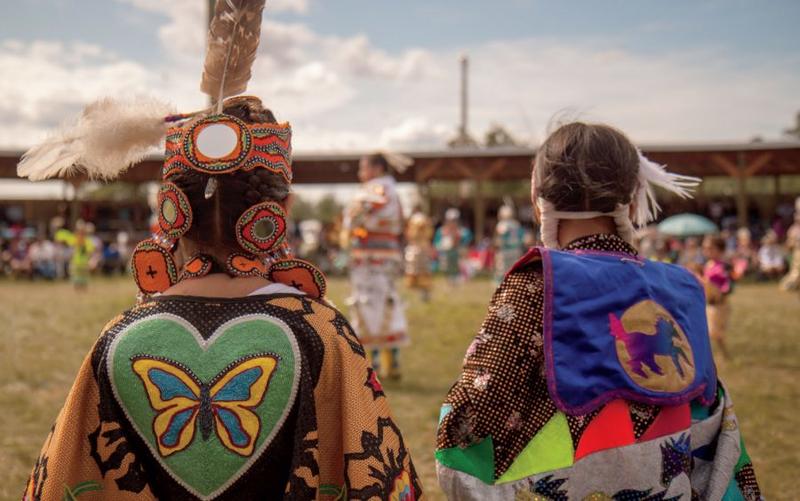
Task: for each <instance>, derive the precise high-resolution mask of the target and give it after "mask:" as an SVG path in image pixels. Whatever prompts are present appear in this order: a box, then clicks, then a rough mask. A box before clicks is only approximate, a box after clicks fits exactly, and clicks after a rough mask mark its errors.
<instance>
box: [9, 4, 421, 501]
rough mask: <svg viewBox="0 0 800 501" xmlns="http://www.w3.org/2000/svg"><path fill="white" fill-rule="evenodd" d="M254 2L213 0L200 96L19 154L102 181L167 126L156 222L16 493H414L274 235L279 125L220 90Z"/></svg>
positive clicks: (309, 271) (371, 393) (113, 109)
mask: <svg viewBox="0 0 800 501" xmlns="http://www.w3.org/2000/svg"><path fill="white" fill-rule="evenodd" d="M263 6H264V2H263V0H262V1H261V2H257V1H250V0H248V1H247V2H244V1H234V0H231V1H224V2H217V4H216V12H215V16H214V19H213V21H212V24H211V33H210V36H209V52H208V56H207V61H206V68H205V74H204V78H203V86H202V88H203V89H204V90H205V91H206V92H208V93H209V94H211V96H212V97H213V98H214V99H217V101H216V103H215V104H214V105H213V106H212V107H211V108H209V109H208V110H204V111H201V112H197V113H192V114H185V115H175V114H174V113H172V112H170V107H169V106H167V105H163V104H160V103H157V102H156V101H153V100H147V101H132V102H128V103H122V102H120V101H117V100H103V101H100V102H98V103H95V104H93V105H90V106H89V107H88V108H86V110H85V111H84V113H83V114H82V116H81V118H80V119H79V121H78V122H77V124H76V125H75V126H74V127H72V128H71V129H69V130H67V131H65V132H64V133H63V135H60V136H55V137H53V138H51V139H50V140H48V141H46V142H45V143H44V144H43V145H41V146H38V147H36V148H34V149H33V150H31V151H29V152H28V154H27V155H26V156H25V158H24V160H23V161H22V163H21V164H20V166H19V172H20V174H21V175H24V176H27V177H30V178H31V179H34V180H38V179H44V178H47V177H52V176H56V175H61V174H64V173H69V172H70V171H72V170H73V164H74V165H78V166H81V167H83V168H84V169H85V170H86V171H87V172H88V174H89V175H90V176H92V177H101V178H106V179H110V178H114V177H115V176H117V175H118V174H119V173H120V172H122V171H123V170H124V169H125V168H127V167H128V166H129V165H131V164H132V163H135V162H136V161H137V160H138V159H140V158H141V157H142V155H143V154H144V153H145V152H146V151H147V150H148V149H149V148H150V147H151V146H152V145H158V143H159V141H160V140H161V139H162V138H163V137H164V136H166V160H165V162H164V168H163V173H162V174H163V183H162V185H161V188H160V191H159V203H158V212H159V214H158V227H159V228H158V234H157V235H156V237H154V238H151V239H148V240H145V241H143V242H141V243H140V244H139V245H138V246H137V247H136V249H135V251H134V253H133V258H132V267H133V269H134V274H135V279H136V282H137V284H138V286H139V288H140V290H141V301H140V302H139V303H138V304H137V305H136V306H135V307H133V308H131V309H130V310H128V311H125V312H123V313H121V314H120V315H118V316H117V317H116V318H114V319H112V320H111V321H110V322H109V323H108V325H107V326H106V327H105V328H104V329H103V331H102V334H101V335H100V338H99V339H98V341H97V342H96V344H95V346H94V348H93V349H92V350H91V352H90V353H89V355H88V356H87V357H86V359H85V360H84V362H83V365H82V367H81V369H80V372H79V373H78V376H77V379H76V381H75V383H74V385H73V387H72V390H71V391H70V393H69V395H68V397H67V401H66V403H65V405H64V407H63V409H62V410H61V413H60V414H59V416H58V418H57V419H56V421H55V424H54V425H53V427H52V429H51V431H50V435H49V437H48V438H47V440H46V441H45V443H44V447H43V448H42V450H41V454H40V456H39V459H38V460H37V461H36V464H35V467H34V469H33V472H32V474H31V476H30V480H29V483H28V486H27V489H26V493H25V496H24V499H26V500H61V499H76V498H80V499H84V498H86V499H108V500H114V501H124V500H128V499H131V500H132V499H137V500H141V499H174V500H181V499H232V500H244V499H281V498H283V499H298V500H307V499H326V500H329V499H330V500H332V499H385V500H388V499H415V498H417V497H419V496H420V495H421V489H420V484H419V480H418V478H417V475H416V473H415V471H414V467H413V465H412V463H411V458H410V456H409V451H408V449H407V448H406V446H405V444H404V441H403V437H402V435H401V433H400V430H399V429H398V426H397V424H396V423H395V421H394V420H393V418H392V416H391V413H390V411H389V407H388V405H387V402H386V398H385V396H384V393H383V391H382V389H381V384H380V382H379V380H378V378H377V377H376V375H375V372H374V371H373V369H372V367H370V365H369V363H368V362H367V359H366V356H365V352H364V348H363V347H362V345H361V343H359V341H358V338H357V337H356V335H355V334H354V332H353V330H352V328H351V327H350V325H349V324H348V322H347V320H345V318H344V317H343V316H342V315H341V313H339V312H338V311H337V310H336V309H335V308H334V307H332V306H331V305H330V304H329V303H328V302H327V301H326V300H325V299H324V294H325V279H324V277H323V275H322V273H320V272H319V270H317V269H316V268H315V267H314V266H313V265H312V264H310V263H307V262H305V261H302V260H299V259H295V258H293V257H292V254H291V252H290V249H289V248H288V246H287V244H286V227H287V221H286V213H287V212H288V208H289V203H290V201H291V194H290V189H291V178H292V170H291V129H290V126H289V124H288V123H280V122H278V121H277V120H276V119H275V116H274V115H273V113H272V112H271V111H270V110H269V109H266V108H265V107H264V106H262V104H261V101H260V100H259V99H257V98H255V97H249V96H238V97H233V98H228V99H225V98H226V97H228V96H229V95H234V94H238V93H240V92H242V91H244V90H245V89H246V84H247V80H248V78H249V73H250V65H251V64H252V58H253V56H254V55H255V53H256V47H257V45H258V34H259V30H260V27H261V22H262V21H261V11H262V9H263ZM165 117H166V118H165ZM59 159H65V160H64V161H63V162H62V161H60V160H59ZM42 431H43V432H44V430H42Z"/></svg>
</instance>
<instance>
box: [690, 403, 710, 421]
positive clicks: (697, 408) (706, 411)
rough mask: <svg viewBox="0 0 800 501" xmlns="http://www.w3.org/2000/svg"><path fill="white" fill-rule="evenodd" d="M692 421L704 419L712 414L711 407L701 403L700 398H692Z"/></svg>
mask: <svg viewBox="0 0 800 501" xmlns="http://www.w3.org/2000/svg"><path fill="white" fill-rule="evenodd" d="M691 409H692V421H702V420H704V419H706V418H708V416H710V415H711V408H710V407H706V406H705V405H703V404H701V403H700V401H699V400H697V399H695V400H692V404H691Z"/></svg>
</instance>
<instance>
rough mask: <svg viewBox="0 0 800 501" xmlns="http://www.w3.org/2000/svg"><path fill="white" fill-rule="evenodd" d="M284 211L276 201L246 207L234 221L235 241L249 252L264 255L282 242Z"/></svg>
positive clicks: (284, 225)
mask: <svg viewBox="0 0 800 501" xmlns="http://www.w3.org/2000/svg"><path fill="white" fill-rule="evenodd" d="M285 236H286V212H284V210H283V207H281V206H280V205H279V204H277V203H276V202H261V203H259V204H256V205H254V206H252V207H250V208H249V209H247V210H246V211H245V212H244V214H242V216H241V217H240V218H239V220H238V221H237V222H236V241H237V242H239V245H241V246H242V248H243V249H244V250H245V251H247V252H248V253H250V254H253V255H256V256H259V257H265V256H267V255H269V254H271V253H272V252H273V251H275V250H276V249H277V248H278V247H279V246H281V245H282V244H283V243H284V238H285Z"/></svg>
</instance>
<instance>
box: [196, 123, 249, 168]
mask: <svg viewBox="0 0 800 501" xmlns="http://www.w3.org/2000/svg"><path fill="white" fill-rule="evenodd" d="M252 148H253V141H252V137H251V133H250V130H249V129H248V127H247V125H246V124H245V123H244V122H242V121H241V120H239V119H238V118H236V117H232V116H229V115H211V116H209V117H206V118H204V119H202V120H199V121H197V122H196V123H194V124H192V125H191V127H189V129H188V130H187V131H186V135H185V137H184V141H183V152H184V155H185V157H186V160H187V161H188V162H189V163H190V164H191V167H192V168H193V169H195V170H198V171H200V172H203V173H206V174H225V173H228V172H232V171H234V170H236V169H238V168H239V167H241V165H242V163H243V162H244V161H245V160H246V159H247V156H248V155H249V154H250V151H251V150H252Z"/></svg>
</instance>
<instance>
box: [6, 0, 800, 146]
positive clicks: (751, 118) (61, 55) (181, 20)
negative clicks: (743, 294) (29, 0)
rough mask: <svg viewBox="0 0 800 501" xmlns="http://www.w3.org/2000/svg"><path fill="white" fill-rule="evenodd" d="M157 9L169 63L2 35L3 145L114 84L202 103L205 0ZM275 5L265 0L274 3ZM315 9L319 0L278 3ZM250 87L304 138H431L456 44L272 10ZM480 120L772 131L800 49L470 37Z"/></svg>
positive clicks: (482, 124) (784, 120) (670, 133)
mask: <svg viewBox="0 0 800 501" xmlns="http://www.w3.org/2000/svg"><path fill="white" fill-rule="evenodd" d="M118 1H121V2H125V3H128V4H130V5H132V6H133V7H135V8H138V9H141V10H144V11H146V12H148V13H151V14H157V15H158V16H159V19H160V22H161V25H160V27H159V31H158V36H159V40H160V42H161V44H162V46H163V47H164V49H165V51H164V52H165V55H166V57H167V60H165V61H164V62H163V64H162V65H158V66H155V67H153V66H146V65H144V64H142V63H139V62H137V61H134V60H129V59H125V58H122V57H120V56H118V55H116V54H114V53H111V52H108V51H106V50H104V49H103V48H102V47H99V46H97V45H91V44H81V43H76V44H63V43H55V42H42V41H33V42H22V41H14V40H5V41H0V65H2V67H3V68H4V77H3V79H0V112H2V113H3V114H4V117H5V121H4V124H3V125H2V126H0V148H8V147H23V146H27V145H29V144H30V142H31V141H32V139H35V138H37V137H38V136H40V135H41V134H43V133H44V131H45V130H47V129H49V128H52V127H53V125H55V124H57V123H59V122H61V121H62V120H64V119H65V118H67V117H68V116H69V115H72V114H74V113H76V112H77V111H78V110H79V109H80V107H81V106H83V105H84V104H85V103H87V102H89V101H91V100H94V99H97V98H99V97H102V96H105V95H114V94H117V95H119V94H126V93H127V94H130V93H143V92H147V93H150V94H154V95H156V96H157V97H161V98H164V99H169V100H171V101H172V102H174V103H175V104H176V106H177V107H178V109H181V110H187V111H188V110H193V109H197V108H199V107H201V106H203V105H204V103H205V99H206V98H205V97H204V96H203V95H202V94H201V93H200V92H199V91H198V84H199V77H200V74H201V71H202V52H203V47H204V33H203V30H202V28H201V27H202V25H203V19H204V16H205V13H204V12H203V9H202V6H203V5H204V2H198V1H195V0H177V1H170V2H166V1H163V0H118ZM276 3H279V2H275V1H273V2H271V3H270V4H268V9H273V8H275V5H274V4H276ZM280 3H281V4H282V5H283V8H284V9H291V10H294V11H295V12H301V13H302V12H305V11H307V9H308V2H290V1H289V0H286V1H284V2H280ZM262 36H263V39H262V40H263V42H262V49H261V54H260V56H259V59H258V60H257V62H256V65H255V67H254V71H253V80H252V82H251V85H250V89H249V92H250V93H252V94H256V95H259V96H261V97H262V98H263V99H264V101H265V102H266V103H267V104H268V105H269V106H270V107H272V108H273V109H274V110H275V111H276V113H277V115H278V116H279V118H281V119H288V120H291V121H292V122H293V125H294V129H295V147H296V149H297V150H309V149H314V150H323V149H340V150H350V149H361V148H375V147H390V148H396V149H432V148H437V147H441V146H443V145H444V144H445V143H446V141H447V139H448V138H450V137H451V136H452V135H453V134H454V133H455V129H456V122H457V120H458V103H459V95H458V63H457V59H458V55H459V53H458V52H457V51H456V50H449V49H441V50H432V49H425V48H420V47H411V46H410V47H409V48H408V49H407V50H403V51H399V52H388V51H385V50H382V49H380V48H378V47H375V46H374V44H372V43H371V42H370V40H369V39H368V38H367V37H366V36H364V35H358V34H356V35H353V36H350V37H334V36H326V35H322V34H319V33H316V32H314V31H313V30H311V29H310V28H309V27H308V26H307V25H306V24H303V23H283V22H278V21H275V20H274V19H270V20H268V21H265V23H264V25H263V27H262ZM467 49H468V52H469V54H470V58H471V75H470V86H471V88H470V97H471V108H470V120H471V121H470V125H471V130H472V131H473V134H475V135H477V136H480V134H481V133H482V131H484V130H486V129H487V128H488V127H489V126H490V125H491V124H492V123H499V124H502V125H503V126H504V127H506V128H507V129H508V130H510V131H511V132H512V134H514V135H515V136H517V137H519V138H520V139H523V140H525V141H536V140H541V139H543V137H544V135H545V133H546V126H547V123H548V121H549V120H550V119H551V117H553V115H554V114H556V113H558V112H559V111H562V110H565V109H569V110H573V111H576V112H577V114H578V115H579V116H580V117H581V118H586V119H595V120H602V121H607V122H609V123H612V124H614V125H617V126H619V127H620V128H621V129H623V130H625V131H627V132H628V133H629V134H630V135H631V136H632V137H633V138H634V139H636V140H639V141H646V142H665V141H667V142H675V141H725V140H731V141H734V140H748V139H750V138H751V137H752V136H753V135H756V134H759V135H763V136H765V137H768V138H769V137H777V136H778V135H779V133H780V130H781V128H782V127H784V126H786V125H788V124H789V122H791V119H792V116H793V114H794V111H795V110H796V109H797V108H798V107H800V103H799V102H797V98H796V89H797V88H800V73H799V72H798V70H797V68H800V64H798V63H800V58H798V57H795V58H794V59H792V60H784V61H768V60H764V61H762V62H759V63H757V64H752V65H750V66H748V65H745V64H742V62H741V61H737V59H736V55H735V54H730V53H725V52H709V51H702V50H698V51H695V52H666V53H661V54H658V55H657V56H656V55H652V54H650V55H648V54H642V53H637V52H632V51H625V50H620V49H618V48H616V46H615V45H614V44H613V43H612V42H604V41H602V40H599V41H596V42H594V43H591V44H590V43H581V42H575V41H564V40H553V39H527V40H505V41H495V42H492V43H486V44H482V45H478V46H473V47H469V48H467Z"/></svg>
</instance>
